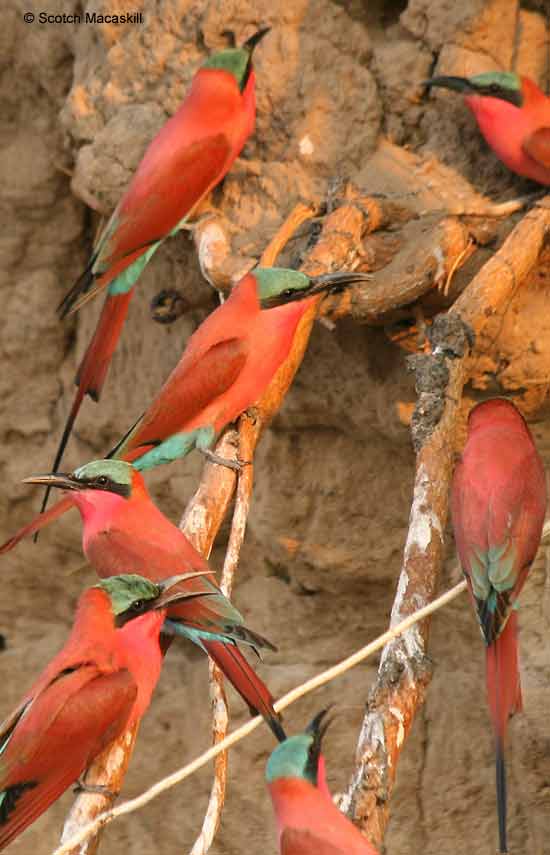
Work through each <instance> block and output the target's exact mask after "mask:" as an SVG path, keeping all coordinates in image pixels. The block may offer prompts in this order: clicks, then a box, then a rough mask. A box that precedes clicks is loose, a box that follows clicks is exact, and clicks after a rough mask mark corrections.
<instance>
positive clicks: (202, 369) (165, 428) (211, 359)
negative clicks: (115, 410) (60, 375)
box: [116, 337, 249, 460]
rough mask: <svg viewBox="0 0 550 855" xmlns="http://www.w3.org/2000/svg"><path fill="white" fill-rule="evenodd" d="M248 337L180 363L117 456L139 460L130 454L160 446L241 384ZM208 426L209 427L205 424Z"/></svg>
mask: <svg viewBox="0 0 550 855" xmlns="http://www.w3.org/2000/svg"><path fill="white" fill-rule="evenodd" d="M248 353H249V344H248V339H247V338H244V337H243V338H227V339H225V340H223V341H219V342H217V343H216V344H213V345H212V347H210V348H209V349H208V350H207V351H206V352H203V353H202V354H201V355H200V356H198V357H197V359H194V360H192V361H186V362H184V361H183V360H182V362H181V363H180V366H178V367H177V368H176V369H175V370H174V371H173V372H172V374H171V375H170V377H169V378H168V380H167V381H166V383H165V384H164V386H163V387H162V389H161V391H160V393H159V395H158V396H157V398H156V399H155V400H154V401H153V403H152V405H151V407H150V408H149V410H147V412H146V413H145V414H144V415H143V416H142V418H141V419H140V421H139V422H138V423H137V424H136V425H135V426H134V427H133V428H132V429H131V431H130V432H129V434H128V436H127V437H126V438H125V439H124V440H123V442H122V444H121V446H120V447H119V448H118V449H117V451H116V455H117V457H123V458H125V459H129V460H135V459H136V456H137V455H135V454H130V452H133V451H135V450H136V449H141V450H142V451H141V453H143V451H144V450H147V449H148V448H152V447H154V446H156V445H159V444H160V443H161V442H163V441H164V440H165V439H167V438H168V437H170V436H173V435H174V434H176V433H179V432H184V431H185V429H186V425H187V424H189V423H190V422H191V420H193V419H196V417H197V416H198V415H199V414H200V413H201V411H202V410H204V409H205V408H206V407H207V406H208V405H209V404H211V403H212V402H213V401H214V400H215V399H216V398H218V397H219V396H220V395H223V394H224V393H225V392H227V390H228V389H229V388H230V387H231V386H232V385H233V384H234V383H235V382H236V381H237V379H238V377H239V375H240V373H241V371H242V370H243V367H244V365H245V362H246V360H247V358H248ZM204 426H205V427H207V425H204Z"/></svg>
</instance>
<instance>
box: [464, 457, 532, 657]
mask: <svg viewBox="0 0 550 855" xmlns="http://www.w3.org/2000/svg"><path fill="white" fill-rule="evenodd" d="M544 493H545V491H544V473H543V471H542V468H541V466H540V464H539V462H538V458H537V455H536V452H534V451H532V453H531V450H530V451H529V453H527V454H525V455H523V456H522V457H521V459H520V460H519V462H518V464H517V466H514V467H513V468H512V469H511V470H510V472H509V477H507V478H506V480H505V482H504V483H500V485H499V488H498V490H494V491H493V493H492V494H490V493H489V492H488V490H487V488H486V485H485V484H483V485H481V489H477V486H476V484H475V483H474V482H473V481H472V480H471V478H469V477H468V476H467V473H466V472H465V470H464V469H459V470H457V476H456V477H455V483H454V486H453V498H452V502H453V518H454V521H455V536H456V541H457V546H458V548H459V553H460V555H461V561H462V564H463V568H464V570H465V572H466V575H467V579H468V584H469V586H470V590H471V593H472V595H473V597H474V601H475V605H476V609H477V612H478V617H479V621H480V624H481V628H482V630H483V635H484V637H485V640H486V643H487V644H491V643H492V642H493V641H494V640H495V639H496V638H497V637H498V635H499V634H500V632H501V631H502V629H503V627H504V625H505V623H506V620H507V618H508V616H509V614H510V610H511V609H512V607H513V605H514V602H515V600H516V598H517V596H518V594H519V592H520V591H521V588H522V587H523V584H524V582H525V579H526V576H527V573H528V572H529V568H530V566H531V563H532V561H533V559H534V557H535V555H536V552H537V549H538V546H539V542H540V536H541V531H542V522H543V519H544V511H545V502H544ZM468 532H469V534H467V533H468ZM472 533H474V534H472ZM483 543H484V545H482V544H483Z"/></svg>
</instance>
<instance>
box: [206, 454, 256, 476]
mask: <svg viewBox="0 0 550 855" xmlns="http://www.w3.org/2000/svg"><path fill="white" fill-rule="evenodd" d="M200 452H201V454H204V456H205V457H206V459H207V460H208V461H209V463H217V464H218V466H227V468H228V469H233V470H234V471H235V472H240V471H241V470H242V469H243V467H245V466H250V464H251V463H252V461H251V460H241V459H240V457H236V458H229V457H221V456H220V455H219V454H216V453H215V452H214V451H210V449H209V448H201V449H200Z"/></svg>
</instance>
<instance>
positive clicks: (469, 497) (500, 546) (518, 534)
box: [451, 398, 546, 852]
mask: <svg viewBox="0 0 550 855" xmlns="http://www.w3.org/2000/svg"><path fill="white" fill-rule="evenodd" d="M451 512H452V520H453V528H454V533H455V540H456V546H457V550H458V555H459V558H460V562H461V565H462V569H463V570H464V573H465V575H466V579H467V581H468V586H469V589H470V594H471V596H472V600H473V603H474V606H475V608H476V612H477V616H478V619H479V623H480V626H481V630H482V634H483V637H484V640H485V644H486V650H487V657H486V658H487V693H488V700H489V708H490V711H491V718H492V720H493V725H494V729H495V735H496V745H497V796H498V803H499V804H498V807H499V836H500V848H501V851H502V852H506V851H507V848H506V804H505V801H506V795H505V775H504V756H503V752H504V740H505V736H506V730H507V724H508V719H509V717H510V716H511V715H512V714H513V713H514V712H517V711H519V710H521V708H522V698H521V685H520V675H519V663H518V640H517V615H516V613H515V611H514V610H513V609H514V606H515V604H516V601H517V597H518V595H519V593H520V591H521V588H522V587H523V584H524V582H525V579H526V578H527V574H528V572H529V569H530V567H531V564H532V562H533V560H534V558H535V555H536V553H537V549H538V547H539V543H540V539H541V535H542V526H543V523H544V516H545V512H546V479H545V473H544V467H543V465H542V461H541V459H540V457H539V455H538V453H537V450H536V448H535V444H534V442H533V438H532V436H531V433H530V431H529V428H528V427H527V425H526V423H525V421H524V419H523V418H522V416H521V415H520V413H519V412H518V411H517V410H516V408H515V407H514V406H513V404H511V403H510V402H508V401H505V400H503V399H500V398H497V399H493V400H490V401H486V402H485V403H483V404H480V405H478V406H477V407H475V408H474V410H472V413H471V414H470V419H469V423H468V439H467V442H466V446H465V448H464V451H463V454H462V459H461V461H460V463H459V464H458V466H457V468H456V471H455V474H454V478H453V484H452V491H451Z"/></svg>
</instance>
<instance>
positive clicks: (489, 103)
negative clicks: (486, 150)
mask: <svg viewBox="0 0 550 855" xmlns="http://www.w3.org/2000/svg"><path fill="white" fill-rule="evenodd" d="M426 85H427V86H430V87H433V86H441V87H444V88H445V89H453V90H454V91H455V92H461V93H462V94H463V95H464V96H465V98H464V100H465V101H466V104H467V105H468V107H469V108H470V110H471V111H472V113H473V114H474V116H475V117H476V120H477V123H478V125H479V129H480V131H481V133H482V134H483V136H484V137H485V139H486V140H487V142H488V144H489V145H490V146H491V148H492V149H493V151H494V152H495V154H496V155H497V157H498V158H499V160H501V161H502V162H503V163H504V164H505V165H506V166H507V167H508V169H511V170H512V172H516V173H517V174H518V175H524V176H525V177H526V178H532V179H533V181H538V183H539V184H544V185H550V98H548V97H547V96H546V95H545V94H544V92H541V90H540V89H539V88H538V86H537V85H536V83H533V81H532V80H530V78H529V77H519V76H518V75H517V74H513V73H512V72H510V71H490V72H486V73H485V74H476V75H475V76H474V77H432V78H431V79H430V80H426Z"/></svg>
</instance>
